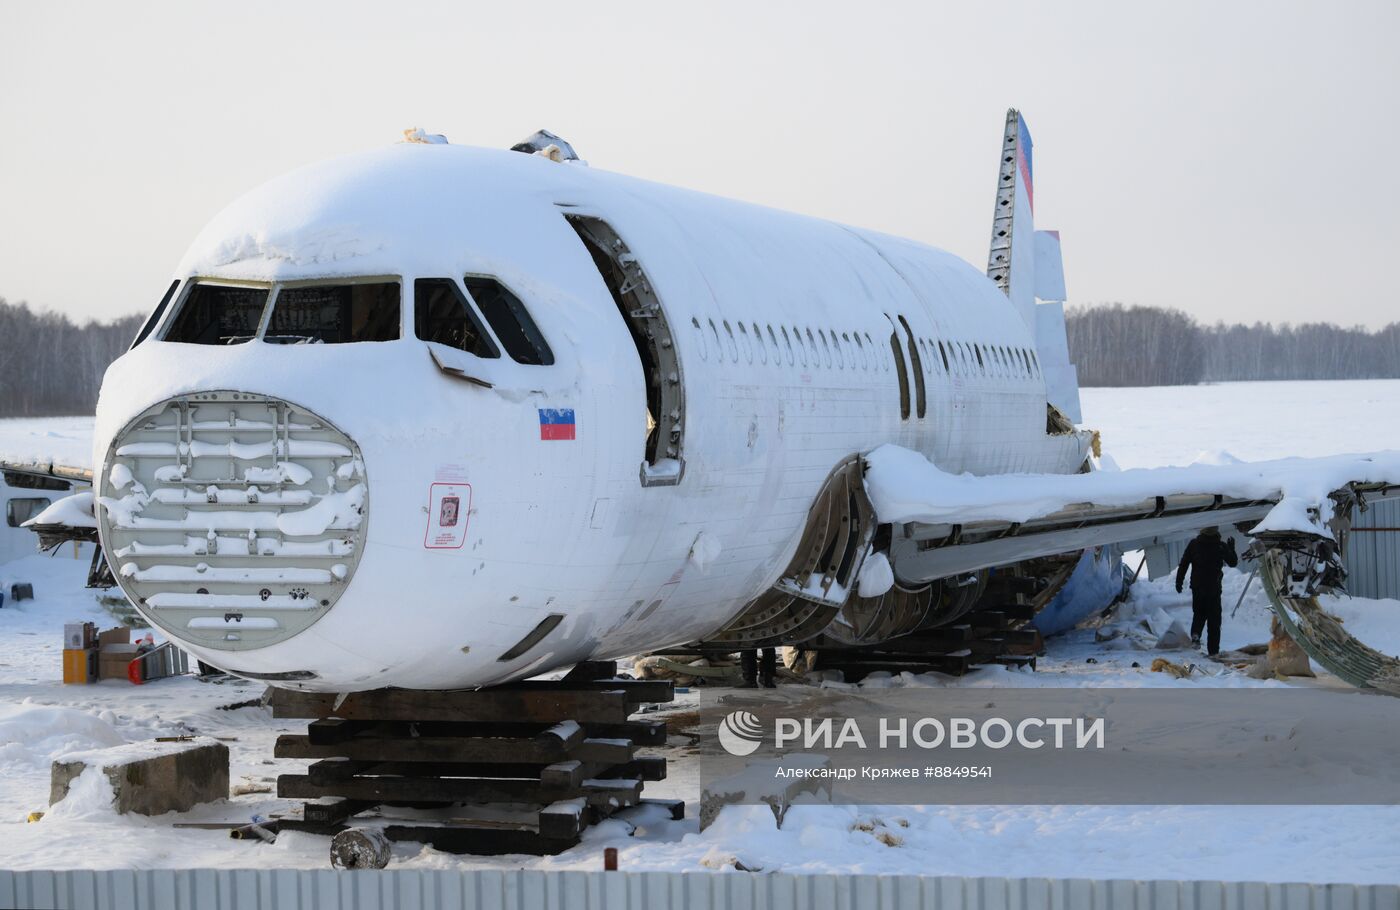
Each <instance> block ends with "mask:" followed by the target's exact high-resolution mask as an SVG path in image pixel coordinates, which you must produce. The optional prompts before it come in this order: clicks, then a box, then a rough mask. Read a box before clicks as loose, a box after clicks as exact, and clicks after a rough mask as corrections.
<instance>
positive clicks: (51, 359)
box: [0, 298, 1400, 417]
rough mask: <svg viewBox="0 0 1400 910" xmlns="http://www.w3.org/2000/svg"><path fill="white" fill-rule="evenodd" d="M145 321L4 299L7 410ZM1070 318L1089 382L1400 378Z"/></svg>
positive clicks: (1279, 329) (1388, 354)
mask: <svg viewBox="0 0 1400 910" xmlns="http://www.w3.org/2000/svg"><path fill="white" fill-rule="evenodd" d="M141 320H142V317H141V316H140V315H139V314H133V315H130V316H125V317H122V318H121V319H115V320H112V321H111V322H88V323H86V324H84V325H79V324H77V323H75V322H73V321H72V320H71V319H69V318H68V317H67V316H63V315H61V314H58V313H45V312H39V311H37V310H34V309H31V308H30V307H29V305H28V304H25V303H9V302H7V301H6V300H5V299H4V298H0V417H53V416H61V415H70V414H91V413H92V412H93V408H94V407H95V406H96V404H97V389H98V386H100V385H101V384H102V374H103V373H104V372H105V371H106V369H107V365H108V364H110V363H111V362H112V361H113V360H115V359H117V358H118V357H120V356H121V354H122V352H124V351H125V350H126V349H127V347H128V346H130V344H131V340H132V339H133V338H134V337H136V330H137V329H138V328H139V327H140V325H141ZM1065 325H1066V330H1067V332H1068V336H1069V354H1070V359H1071V360H1072V361H1073V362H1074V363H1075V365H1076V366H1077V367H1078V368H1079V384H1080V385H1083V386H1140V385H1193V384H1195V383H1199V382H1231V381H1239V380H1269V379H1394V378H1400V322H1395V323H1391V324H1390V325H1388V326H1386V327H1385V328H1383V329H1380V330H1379V331H1375V332H1371V331H1368V330H1367V329H1365V328H1363V327H1360V326H1356V327H1352V328H1343V327H1341V326H1336V325H1332V324H1330V323H1308V324H1305V325H1298V326H1293V325H1287V324H1284V325H1278V326H1275V325H1272V324H1270V323H1267V322H1265V323H1255V324H1254V325H1225V324H1224V323H1217V324H1216V325H1213V326H1207V325H1201V324H1200V323H1198V322H1197V321H1196V320H1195V319H1193V318H1191V317H1190V316H1188V315H1186V314H1185V313H1183V312H1181V311H1180V310H1172V309H1164V308H1161V307H1146V306H1124V305H1123V304H1120V303H1114V304H1108V305H1100V306H1077V307H1071V308H1069V310H1068V311H1067V312H1066V314H1065Z"/></svg>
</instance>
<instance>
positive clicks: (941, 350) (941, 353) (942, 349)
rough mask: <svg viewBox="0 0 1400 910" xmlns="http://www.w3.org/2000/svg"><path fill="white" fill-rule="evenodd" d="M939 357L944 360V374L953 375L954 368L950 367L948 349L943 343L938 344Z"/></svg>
mask: <svg viewBox="0 0 1400 910" xmlns="http://www.w3.org/2000/svg"><path fill="white" fill-rule="evenodd" d="M938 356H940V357H942V358H943V372H945V373H951V372H952V368H951V367H950V366H948V349H947V348H945V347H944V346H943V342H942V341H939V342H938Z"/></svg>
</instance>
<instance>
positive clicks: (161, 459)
mask: <svg viewBox="0 0 1400 910" xmlns="http://www.w3.org/2000/svg"><path fill="white" fill-rule="evenodd" d="M96 480H97V486H98V490H97V493H98V506H99V507H98V508H97V509H96V510H95V511H96V512H97V518H98V525H99V532H100V535H101V539H102V545H103V547H104V549H105V551H106V554H107V560H108V562H109V563H110V564H111V566H112V571H113V574H114V575H115V577H116V579H117V583H118V584H119V585H121V588H122V591H123V592H124V593H125V594H126V595H127V597H129V598H130V599H131V601H132V603H134V604H135V605H136V608H137V609H138V610H139V611H140V612H141V614H142V615H143V616H145V617H146V618H147V619H148V620H149V621H150V622H151V623H152V624H153V625H156V626H158V627H159V628H160V629H162V630H163V631H164V632H166V633H167V634H169V635H170V636H171V637H173V638H176V639H180V640H183V641H186V642H188V643H190V644H193V645H200V646H203V647H206V648H213V649H219V650H227V651H239V650H247V649H253V648H260V647H265V646H267V645H271V644H275V643H277V642H280V641H283V640H285V639H288V638H290V637H292V636H293V635H296V634H297V633H298V632H301V631H302V630H304V629H306V628H307V627H309V626H310V625H312V624H313V623H314V622H316V620H317V619H319V618H320V617H321V616H322V615H324V614H325V613H326V611H328V610H329V609H330V608H331V607H333V606H334V605H335V602H336V601H337V600H339V599H340V596H341V594H342V593H344V591H345V587H346V585H347V584H348V583H349V581H350V578H351V576H353V575H354V573H355V568H356V566H357V565H358V563H359V560H360V554H361V551H362V550H363V544H364V538H365V531H366V528H367V524H368V510H369V494H368V487H367V485H366V478H365V469H364V461H363V459H362V458H361V455H360V451H359V448H358V447H357V446H356V445H355V443H354V441H353V440H352V439H350V437H348V436H346V435H345V434H344V433H342V432H341V431H340V430H338V429H337V428H336V427H335V426H333V425H332V424H331V423H330V422H329V421H327V420H324V419H322V418H321V417H318V416H317V415H315V414H313V413H311V412H310V411H307V410H306V409H304V408H300V407H297V406H296V405H294V404H291V403H289V402H286V401H282V400H279V399H275V398H268V397H267V396H263V395H251V394H247V393H243V392H223V391H221V392H200V393H196V394H191V395H182V396H179V397H176V398H171V399H169V400H167V401H164V402H162V403H160V404H158V405H156V406H155V407H152V408H150V409H148V410H147V411H145V412H144V413H142V414H141V415H139V416H138V417H137V418H136V419H135V420H133V421H131V422H130V423H129V424H128V425H127V426H126V428H125V429H123V430H122V431H121V433H119V434H117V436H116V438H115V439H114V440H113V441H112V445H111V447H110V448H109V449H108V451H107V457H106V458H105V459H104V461H103V467H102V471H101V476H100V477H98V478H97V479H96Z"/></svg>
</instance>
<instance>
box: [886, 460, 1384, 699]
mask: <svg viewBox="0 0 1400 910" xmlns="http://www.w3.org/2000/svg"><path fill="white" fill-rule="evenodd" d="M865 490H866V494H867V495H868V496H869V498H870V502H871V505H872V507H873V509H874V512H875V514H876V515H877V516H878V518H879V520H880V521H881V522H882V523H888V524H890V525H891V531H892V533H891V536H890V543H889V553H888V558H889V561H890V564H891V567H892V568H893V571H894V574H895V576H896V577H897V578H898V580H899V581H900V583H902V584H906V585H914V584H920V583H924V582H928V581H932V580H934V579H939V578H950V577H956V576H959V575H963V574H966V573H971V572H975V571H978V570H981V569H986V568H990V567H992V566H1002V565H1009V564H1013V563H1017V562H1021V561H1024V560H1028V559H1035V558H1038V557H1042V556H1052V555H1058V554H1063V553H1070V552H1074V551H1076V550H1084V549H1087V548H1090V547H1097V546H1103V545H1105V544H1115V543H1117V544H1122V543H1128V542H1131V541H1135V540H1140V539H1143V538H1152V537H1156V538H1159V539H1170V538H1173V537H1185V536H1189V535H1190V534H1192V533H1194V532H1195V531H1197V530H1198V529H1200V528H1203V527H1208V526H1223V525H1232V526H1234V527H1236V528H1237V529H1239V530H1240V531H1241V532H1243V533H1244V534H1246V535H1248V536H1249V537H1252V538H1253V543H1252V544H1251V545H1250V547H1249V550H1248V551H1246V553H1245V554H1244V555H1245V557H1246V558H1250V559H1256V560H1258V567H1259V574H1260V576H1261V578H1262V580H1263V582H1264V588H1265V590H1266V592H1267V593H1268V596H1269V599H1270V602H1271V604H1272V606H1273V608H1274V612H1275V614H1276V615H1277V616H1278V617H1279V619H1280V621H1281V622H1282V624H1283V626H1284V627H1285V628H1286V629H1287V631H1288V632H1289V634H1290V635H1291V636H1292V637H1293V639H1294V640H1295V641H1297V642H1298V644H1299V645H1301V646H1302V648H1303V649H1304V650H1305V651H1306V652H1307V653H1308V655H1309V656H1310V657H1312V658H1313V659H1314V660H1316V661H1317V662H1318V663H1319V664H1321V665H1322V666H1324V667H1326V668H1327V669H1328V670H1330V671H1332V672H1333V673H1334V674H1336V675H1337V676H1339V677H1341V678H1342V679H1344V680H1346V681H1347V682H1350V683H1351V684H1353V685H1356V686H1360V687H1363V688H1376V689H1380V690H1382V691H1385V692H1388V693H1390V694H1393V695H1400V659H1397V658H1396V657H1395V656H1392V655H1387V654H1383V653H1381V652H1379V651H1376V650H1374V649H1372V648H1369V647H1367V646H1366V645H1364V644H1362V643H1361V642H1360V641H1358V640H1357V639H1356V638H1355V637H1353V636H1352V635H1351V634H1350V633H1349V632H1348V631H1346V630H1345V629H1343V628H1342V626H1341V623H1340V622H1339V621H1338V620H1337V619H1336V618H1335V617H1333V616H1331V615H1330V614H1328V613H1327V611H1326V610H1325V609H1323V607H1322V606H1321V605H1320V604H1319V602H1318V600H1317V596H1318V595H1320V594H1328V593H1333V592H1339V591H1342V590H1344V588H1343V585H1344V582H1345V579H1346V570H1345V568H1344V567H1343V565H1342V562H1341V551H1342V548H1343V547H1344V546H1345V542H1346V535H1347V532H1348V530H1349V528H1350V521H1351V516H1352V514H1353V511H1354V510H1355V509H1358V508H1360V509H1365V508H1367V504H1368V503H1369V502H1374V501H1377V500H1380V499H1390V498H1397V497H1400V452H1383V453H1378V454H1373V455H1341V456H1335V457H1328V458H1287V459H1281V460H1278V461H1265V462H1254V463H1238V464H1227V465H1204V464H1203V465H1191V466H1189V467H1184V468H1155V469H1141V470H1130V471H1101V472H1093V473H1088V474H1074V475H1002V476H987V477H974V476H971V475H951V474H947V473H945V472H943V471H940V470H939V469H938V468H937V467H935V466H934V465H932V464H931V463H929V462H928V460H927V459H925V458H924V457H923V456H922V455H919V454H918V453H917V452H911V451H909V450H907V449H902V448H898V447H895V446H882V447H881V448H879V449H876V450H875V451H873V452H871V453H870V454H869V455H868V456H867V457H866V474H865Z"/></svg>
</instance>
